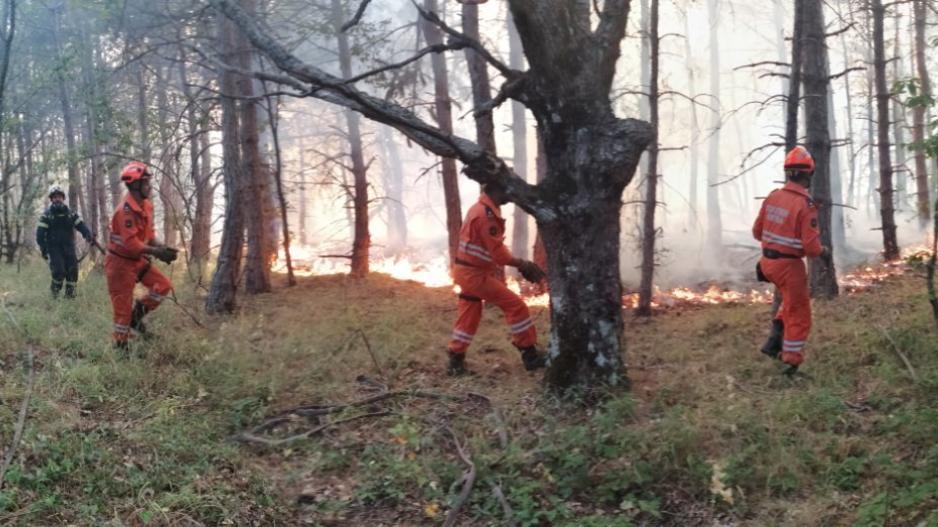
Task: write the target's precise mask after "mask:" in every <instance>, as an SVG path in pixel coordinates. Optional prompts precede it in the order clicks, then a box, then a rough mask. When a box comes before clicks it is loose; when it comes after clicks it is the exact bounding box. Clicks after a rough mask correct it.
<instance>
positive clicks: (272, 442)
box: [237, 410, 392, 447]
mask: <svg viewBox="0 0 938 527" xmlns="http://www.w3.org/2000/svg"><path fill="white" fill-rule="evenodd" d="M391 413H392V412H391V411H390V410H382V411H380V412H371V413H367V414H359V415H354V416H352V417H346V418H345V419H338V420H335V421H331V422H328V423H326V424H323V425H319V426H317V427H316V428H311V429H309V430H307V431H305V432H302V433H299V434H295V435H292V436H287V437H284V438H282V439H267V438H265V437H261V436H258V435H255V434H252V433H243V434H241V435H240V436H238V437H237V439H238V440H239V441H242V442H245V443H255V444H259V445H264V446H268V447H280V446H284V445H289V444H291V443H295V442H297V441H302V440H304V439H309V438H311V437H313V436H315V435H317V434H320V433H322V432H324V431H326V430H328V429H330V428H332V427H333V426H336V425H340V424H342V423H347V422H349V421H356V420H358V419H365V418H368V417H382V416H385V415H391Z"/></svg>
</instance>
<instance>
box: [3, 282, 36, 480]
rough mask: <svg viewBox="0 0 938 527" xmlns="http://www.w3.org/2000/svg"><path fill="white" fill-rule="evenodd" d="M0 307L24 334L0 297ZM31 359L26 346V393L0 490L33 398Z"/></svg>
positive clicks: (6, 456) (6, 455)
mask: <svg viewBox="0 0 938 527" xmlns="http://www.w3.org/2000/svg"><path fill="white" fill-rule="evenodd" d="M0 305H2V306H3V310H4V311H5V312H6V314H7V316H8V317H9V318H10V321H11V322H13V325H14V326H16V328H17V329H18V330H20V331H22V332H23V333H25V331H23V327H22V326H20V324H19V322H17V320H16V317H14V316H13V313H11V312H10V310H9V309H7V304H6V299H5V298H3V297H0ZM26 338H27V339H29V335H26ZM33 357H34V353H33V346H32V344H26V364H24V366H25V369H26V375H27V381H26V393H25V394H24V395H23V402H22V403H21V404H20V411H19V416H18V417H17V418H16V428H15V429H14V430H13V441H12V442H11V444H10V448H8V449H7V451H6V454H4V456H3V465H0V489H2V488H3V484H4V479H5V478H6V473H7V470H8V469H9V468H10V465H11V464H12V463H13V457H14V456H15V455H16V448H17V447H18V446H19V444H20V440H21V439H22V438H23V430H24V429H25V428H26V415H27V413H28V412H29V401H30V399H31V398H32V396H33V384H34V382H35V380H36V368H35V364H34V360H33Z"/></svg>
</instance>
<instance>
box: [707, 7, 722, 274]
mask: <svg viewBox="0 0 938 527" xmlns="http://www.w3.org/2000/svg"><path fill="white" fill-rule="evenodd" d="M707 10H708V13H709V21H710V95H711V96H712V98H713V99H712V105H713V107H712V109H711V111H710V147H709V151H708V154H707V155H708V160H707V244H706V247H707V251H708V254H709V255H710V257H711V258H718V255H720V254H722V247H723V220H722V217H721V212H720V189H719V187H717V186H716V184H717V182H718V181H719V179H720V128H721V127H722V126H723V123H722V122H721V121H722V116H721V115H720V113H721V111H722V110H721V105H720V40H719V29H718V26H719V24H720V1H719V0H707Z"/></svg>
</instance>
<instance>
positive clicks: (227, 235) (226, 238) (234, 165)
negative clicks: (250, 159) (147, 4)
mask: <svg viewBox="0 0 938 527" xmlns="http://www.w3.org/2000/svg"><path fill="white" fill-rule="evenodd" d="M235 31H236V30H235V28H234V24H233V23H232V22H231V21H230V20H228V19H227V18H220V19H219V29H218V40H219V48H220V49H221V60H223V61H224V63H225V64H229V65H231V66H232V67H237V61H236V59H235V54H236V51H237V49H236V45H235V42H236V40H235V36H234V35H235ZM219 87H220V88H221V92H222V96H221V97H220V100H221V128H222V129H221V132H222V164H223V166H222V171H223V174H224V181H225V223H224V228H223V230H222V238H221V248H220V249H219V251H218V260H217V262H216V265H215V274H214V275H213V276H212V285H211V287H210V288H209V292H208V296H207V297H206V299H205V310H206V311H208V312H209V313H231V312H232V311H234V309H235V301H236V299H237V291H238V279H239V276H240V274H241V256H242V254H243V249H244V216H243V212H244V208H243V207H242V202H243V199H242V194H243V192H242V179H243V176H242V174H241V171H242V169H243V167H242V165H241V139H240V137H239V135H240V133H239V126H238V112H237V105H236V104H235V100H234V99H232V98H231V97H230V96H228V97H226V96H225V94H236V93H238V91H237V90H238V87H237V79H236V78H235V74H234V73H233V72H232V71H231V70H222V73H221V78H220V79H219Z"/></svg>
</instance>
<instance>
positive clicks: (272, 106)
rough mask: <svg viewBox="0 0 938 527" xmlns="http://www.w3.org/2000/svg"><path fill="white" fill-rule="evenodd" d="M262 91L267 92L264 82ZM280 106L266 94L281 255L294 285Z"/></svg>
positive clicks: (290, 280)
mask: <svg viewBox="0 0 938 527" xmlns="http://www.w3.org/2000/svg"><path fill="white" fill-rule="evenodd" d="M264 92H265V93H267V92H268V90H267V86H266V83H265V85H264ZM279 106H280V97H279V96H277V97H276V98H274V97H271V96H270V95H268V96H267V120H268V121H269V122H270V135H271V139H272V140H273V143H274V144H273V147H274V161H275V162H274V174H273V175H274V183H275V184H276V185H277V203H278V205H279V207H278V208H279V209H280V224H281V225H280V227H281V229H282V232H281V236H283V256H284V259H285V260H286V264H287V285H289V286H291V287H292V286H295V285H296V277H295V276H294V275H293V256H292V255H291V254H290V242H291V236H290V222H289V221H288V219H287V196H286V193H285V192H284V191H283V157H282V154H281V151H280V123H279V119H280V117H279V115H278V112H277V109H278V108H279Z"/></svg>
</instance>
